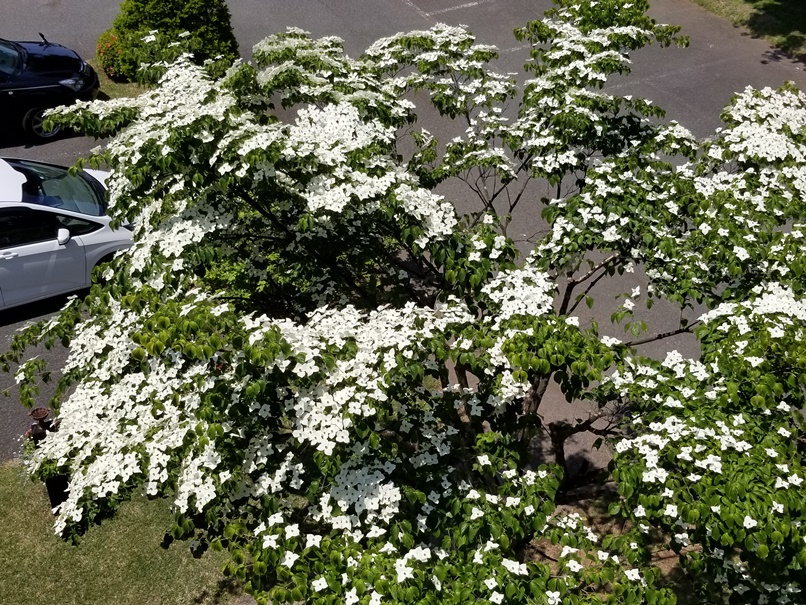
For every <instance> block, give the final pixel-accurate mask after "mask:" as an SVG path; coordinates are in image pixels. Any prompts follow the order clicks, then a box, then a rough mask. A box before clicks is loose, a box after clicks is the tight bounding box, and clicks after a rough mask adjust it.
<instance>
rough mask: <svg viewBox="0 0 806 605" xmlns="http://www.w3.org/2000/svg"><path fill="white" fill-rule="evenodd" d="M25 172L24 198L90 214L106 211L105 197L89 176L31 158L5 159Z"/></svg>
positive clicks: (23, 200) (33, 202)
mask: <svg viewBox="0 0 806 605" xmlns="http://www.w3.org/2000/svg"><path fill="white" fill-rule="evenodd" d="M6 162H7V163H8V164H9V166H11V167H12V168H14V170H16V171H17V172H19V173H21V174H23V175H24V176H25V183H23V185H22V200H21V201H22V202H23V203H26V204H38V205H40V206H50V207H52V208H59V209H61V210H70V211H72V212H80V213H82V214H88V215H90V216H102V215H103V214H104V211H105V208H104V200H103V198H102V197H101V196H100V195H99V194H98V192H97V191H96V190H95V188H94V187H93V186H92V185H91V184H90V182H89V180H88V178H87V177H83V176H80V175H75V176H73V175H71V174H70V173H69V172H68V171H67V169H66V168H62V167H61V166H51V165H50V164H41V163H39V162H30V161H28V160H12V159H8V158H7V159H6Z"/></svg>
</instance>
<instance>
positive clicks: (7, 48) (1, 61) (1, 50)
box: [0, 40, 22, 76]
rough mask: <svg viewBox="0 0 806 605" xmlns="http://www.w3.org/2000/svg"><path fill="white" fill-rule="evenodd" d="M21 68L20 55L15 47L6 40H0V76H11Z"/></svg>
mask: <svg viewBox="0 0 806 605" xmlns="http://www.w3.org/2000/svg"><path fill="white" fill-rule="evenodd" d="M21 66H22V55H21V54H20V51H19V50H17V47H16V46H14V45H13V44H12V43H11V42H8V41H7V40H0V74H3V75H6V76H11V75H14V74H15V73H17V72H18V71H19V70H20V67H21Z"/></svg>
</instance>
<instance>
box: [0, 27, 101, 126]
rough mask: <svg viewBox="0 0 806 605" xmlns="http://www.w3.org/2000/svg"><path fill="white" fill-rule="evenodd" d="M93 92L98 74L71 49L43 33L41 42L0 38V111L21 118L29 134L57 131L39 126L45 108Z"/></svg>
mask: <svg viewBox="0 0 806 605" xmlns="http://www.w3.org/2000/svg"><path fill="white" fill-rule="evenodd" d="M40 36H42V34H40ZM97 94H98V75H97V74H96V73H95V70H94V69H93V68H92V66H90V65H89V64H88V63H87V62H86V61H84V60H83V59H82V58H81V57H79V56H78V54H77V53H76V52H75V51H73V50H70V49H69V48H65V47H64V46H62V45H61V44H53V43H52V42H48V41H47V40H46V39H45V37H44V36H42V41H41V42H11V41H9V40H3V39H2V38H0V113H1V114H2V115H3V116H4V117H6V116H13V118H12V119H15V120H17V119H18V120H21V123H22V126H23V128H24V129H25V131H26V132H27V133H28V134H29V135H31V136H33V137H35V138H38V139H47V138H50V137H52V136H54V135H55V134H56V133H57V130H45V129H44V128H42V122H43V113H44V112H45V110H46V109H50V108H52V107H57V106H59V105H66V104H70V103H72V102H74V101H76V100H79V99H80V100H82V101H88V100H90V99H93V98H95V96H96V95H97Z"/></svg>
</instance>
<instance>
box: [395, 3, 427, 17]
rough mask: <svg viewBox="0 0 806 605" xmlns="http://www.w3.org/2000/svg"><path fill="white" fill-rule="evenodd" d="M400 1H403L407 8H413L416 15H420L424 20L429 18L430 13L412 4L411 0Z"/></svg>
mask: <svg viewBox="0 0 806 605" xmlns="http://www.w3.org/2000/svg"><path fill="white" fill-rule="evenodd" d="M401 2H403V4H405V5H406V6H408V7H409V8H411V9H414V12H416V13H417V14H418V15H420V16H421V17H422V18H423V19H425V20H426V21H430V19H429V18H428V17H429V16H430V15H429V14H428V13H427V12H425V11H424V10H423V9H421V8H420V7H419V6H417V5H416V4H414V2H412V1H411V0H401Z"/></svg>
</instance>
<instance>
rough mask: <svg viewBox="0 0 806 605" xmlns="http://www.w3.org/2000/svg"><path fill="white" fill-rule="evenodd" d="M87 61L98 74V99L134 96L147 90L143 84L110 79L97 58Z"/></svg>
mask: <svg viewBox="0 0 806 605" xmlns="http://www.w3.org/2000/svg"><path fill="white" fill-rule="evenodd" d="M87 63H89V64H90V65H92V67H93V69H94V70H95V73H97V74H98V81H99V82H100V84H101V92H100V94H99V97H98V98H100V99H107V98H108V99H118V98H120V97H136V96H138V95H140V94H142V93H144V92H145V91H146V90H148V87H146V86H143V85H142V84H137V83H136V82H116V81H115V80H112V79H111V78H110V77H109V76H107V75H106V72H104V70H103V69H101V67H100V65H98V60H97V59H90V60H88V61H87Z"/></svg>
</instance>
